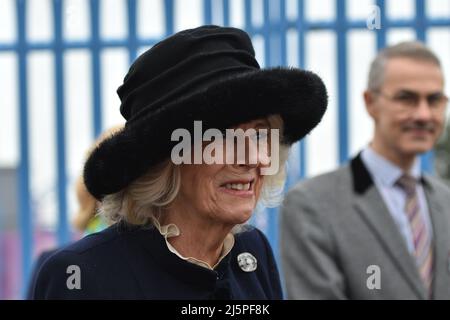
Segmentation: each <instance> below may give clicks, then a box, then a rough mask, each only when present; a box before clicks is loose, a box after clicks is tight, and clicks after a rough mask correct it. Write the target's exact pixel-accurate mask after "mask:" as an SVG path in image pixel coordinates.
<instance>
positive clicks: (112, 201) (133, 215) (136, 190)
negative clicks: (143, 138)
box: [99, 115, 290, 225]
mask: <svg viewBox="0 0 450 320" xmlns="http://www.w3.org/2000/svg"><path fill="white" fill-rule="evenodd" d="M267 120H268V122H269V125H270V127H271V128H272V129H274V128H276V129H279V132H280V140H279V141H280V147H279V168H278V172H277V173H276V174H274V175H268V176H265V177H264V182H263V187H262V190H261V195H260V201H261V204H263V205H264V206H266V207H274V206H277V205H279V204H280V203H281V200H282V193H283V188H284V182H285V180H286V168H285V166H286V161H287V158H288V154H289V149H290V147H289V146H288V145H286V144H283V143H282V137H283V133H282V131H283V120H282V118H281V117H280V116H279V115H272V116H269V117H268V118H267ZM180 185H181V174H180V166H177V165H175V164H174V163H173V162H172V161H171V160H170V159H167V160H166V161H164V162H162V163H160V164H158V165H156V166H153V167H152V168H151V169H150V170H148V171H147V173H146V174H144V175H143V176H141V177H139V178H138V179H137V180H135V181H133V182H132V183H131V184H130V185H129V186H128V187H126V188H125V189H123V190H122V191H119V192H117V193H114V194H111V195H107V196H105V197H104V198H103V200H102V203H101V205H100V207H99V212H100V214H102V215H103V216H105V218H106V219H107V220H108V221H109V222H110V223H114V222H119V221H121V220H125V221H126V222H128V223H131V224H137V225H144V224H148V223H150V222H151V218H152V217H155V218H157V217H158V216H159V215H160V214H161V213H162V211H163V209H165V208H166V207H167V206H168V205H169V204H170V203H171V202H172V201H173V200H174V199H175V198H176V196H177V195H178V192H179V190H180Z"/></svg>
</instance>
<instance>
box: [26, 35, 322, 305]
mask: <svg viewBox="0 0 450 320" xmlns="http://www.w3.org/2000/svg"><path fill="white" fill-rule="evenodd" d="M118 94H119V96H120V98H121V101H122V104H121V107H120V111H121V113H122V115H123V116H124V118H125V119H126V120H127V122H126V125H125V128H124V129H123V130H122V131H120V132H118V133H117V134H115V135H113V136H112V137H111V138H109V139H107V140H106V141H104V142H102V143H101V144H100V145H99V146H98V147H97V148H96V149H95V150H94V151H93V153H92V155H91V156H90V157H89V159H88V161H87V163H86V165H85V171H84V180H85V183H86V186H87V188H88V190H89V192H90V193H91V194H92V195H94V196H95V197H96V198H97V199H99V200H101V201H102V202H101V207H100V211H101V212H102V214H103V215H105V216H106V217H107V218H108V219H109V220H111V221H112V222H114V224H113V225H112V226H111V227H109V228H108V229H106V230H105V231H102V232H100V233H97V234H94V235H91V236H88V237H85V238H84V239H82V240H81V241H79V242H77V243H75V244H73V245H70V246H68V247H66V248H65V249H63V250H61V251H59V252H58V253H56V254H55V255H53V256H52V257H51V258H50V259H48V260H47V261H46V263H45V264H44V266H43V267H42V269H41V271H40V274H39V276H38V280H37V283H36V287H35V295H34V297H35V298H37V299H53V298H69V299H71V298H72V299H78V298H81V299H102V298H107V299H143V298H144V299H281V298H282V292H281V286H280V280H279V275H278V270H277V267H276V264H275V261H274V258H273V254H272V250H271V248H270V245H269V243H268V242H267V239H266V238H265V236H264V235H263V234H262V233H261V232H260V231H259V230H257V229H255V228H252V227H248V226H242V224H244V223H245V222H246V221H247V220H248V219H249V218H250V217H251V214H252V211H253V210H254V208H255V206H256V204H257V202H258V200H259V197H260V195H262V198H264V199H262V200H266V201H268V202H270V201H271V200H273V199H270V198H271V197H272V196H273V195H274V191H276V190H279V189H280V188H282V186H283V182H284V170H282V169H283V168H284V167H283V162H284V161H285V158H286V155H287V149H288V147H289V145H291V144H292V143H294V142H295V141H298V140H299V139H301V138H302V137H303V136H305V135H306V134H307V133H308V132H309V131H310V130H311V129H312V128H313V127H315V126H316V125H317V124H318V123H319V121H320V120H321V118H322V116H323V113H324V112H325V109H326V103H327V97H326V90H325V87H324V85H323V83H322V81H321V80H320V79H319V78H318V77H317V76H316V75H314V74H312V73H309V72H305V71H301V70H298V69H283V68H276V69H268V70H261V69H260V68H259V65H258V63H257V62H256V60H255V55H254V50H253V47H252V44H251V41H250V39H249V37H248V35H247V34H246V33H245V32H244V31H242V30H239V29H235V28H222V27H217V26H203V27H199V28H196V29H190V30H185V31H182V32H179V33H177V34H175V35H173V36H171V37H169V38H167V39H165V40H164V41H162V42H160V43H158V44H157V45H155V46H154V47H153V48H152V49H150V50H148V51H147V52H145V53H144V54H143V55H141V56H140V57H139V58H138V59H137V60H136V61H135V62H134V63H133V65H132V66H131V68H130V70H129V72H128V74H127V75H126V77H125V79H124V83H123V85H122V86H121V87H120V88H119V89H118ZM196 121H201V125H202V128H203V129H206V130H209V129H215V130H219V132H226V133H227V134H228V132H227V130H226V129H230V128H234V129H242V131H245V132H247V131H251V130H250V129H253V130H255V131H254V132H256V134H253V135H249V136H247V137H246V138H245V140H244V149H245V151H247V153H245V154H244V158H242V154H241V155H239V152H236V153H235V154H233V156H230V158H232V160H233V161H232V163H229V162H228V161H222V162H220V161H216V162H215V163H212V164H207V163H206V161H201V162H200V163H195V164H190V163H188V162H183V163H181V164H180V163H178V162H177V161H174V158H173V155H174V153H173V151H174V150H175V149H174V148H175V147H176V146H177V143H176V139H174V132H175V131H176V130H178V129H182V130H184V132H188V133H190V134H192V136H194V141H193V143H192V148H191V149H190V150H188V151H187V154H183V155H182V156H183V158H184V159H186V158H187V159H195V158H196V151H198V149H196V148H197V147H196V143H198V142H199V139H200V140H201V141H200V142H201V145H200V149H201V150H200V151H201V152H205V151H206V150H207V149H208V148H209V146H210V145H211V144H212V143H216V141H215V140H214V141H213V142H210V143H209V142H208V141H204V139H202V136H200V137H199V136H198V134H196V133H195V129H196ZM197 123H198V122H197ZM262 129H266V131H267V130H273V131H271V133H272V132H275V129H277V130H279V132H280V135H281V137H280V139H275V138H274V135H272V134H270V135H269V136H270V138H266V137H263V135H260V133H261V132H264V130H262ZM205 134H206V131H205ZM203 137H204V136H203ZM227 137H228V136H227ZM249 138H250V139H249ZM253 138H254V139H253ZM216 139H217V138H216ZM219 140H220V139H219ZM229 140H230V139H227V140H226V142H229ZM263 140H265V141H267V140H268V141H267V143H268V147H266V148H257V149H256V151H255V149H252V148H251V147H252V146H254V145H258V146H259V144H258V143H259V141H263ZM278 143H281V145H280V148H279V150H280V152H279V154H272V153H271V152H269V150H274V149H272V148H271V147H272V146H275V145H276V144H278ZM225 145H227V144H223V145H222V149H221V148H220V147H218V148H216V149H214V152H212V153H211V155H214V156H217V155H218V154H219V153H221V152H220V151H222V157H219V159H220V158H221V159H222V160H224V159H228V158H227V155H230V154H231V150H235V149H239V145H238V144H237V143H236V140H235V139H234V138H233V139H232V146H231V148H228V145H227V147H225ZM219 146H220V144H219ZM209 150H211V149H209ZM252 150H253V151H252ZM275 150H276V149H275ZM184 152H186V150H185V151H184ZM203 154H204V153H203ZM274 156H279V157H280V162H281V163H282V164H281V165H280V168H281V170H278V173H277V174H275V175H267V176H265V175H263V174H262V172H263V169H264V168H266V167H268V166H269V165H270V161H267V160H268V159H269V160H270V159H273V157H274ZM197 160H198V159H197ZM216 160H217V159H216ZM251 160H255V161H251ZM208 163H209V162H208Z"/></svg>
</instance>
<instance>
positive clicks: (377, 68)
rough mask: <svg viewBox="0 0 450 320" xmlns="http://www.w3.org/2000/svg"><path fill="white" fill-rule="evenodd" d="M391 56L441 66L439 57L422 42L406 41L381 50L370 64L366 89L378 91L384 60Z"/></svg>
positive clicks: (381, 80)
mask: <svg viewBox="0 0 450 320" xmlns="http://www.w3.org/2000/svg"><path fill="white" fill-rule="evenodd" d="M392 58H409V59H414V60H419V61H425V62H431V63H433V64H435V65H437V66H438V67H441V62H440V61H439V58H438V57H437V56H436V55H435V54H434V53H433V52H432V51H431V50H430V49H428V48H427V47H426V46H425V45H424V44H423V43H422V42H419V41H407V42H401V43H399V44H396V45H394V46H390V47H386V48H384V49H383V50H381V51H380V52H379V53H378V54H377V56H376V57H375V59H374V60H373V61H372V64H371V65H370V71H369V80H368V83H367V89H368V90H370V91H378V90H379V89H380V88H381V85H382V84H383V77H384V68H385V65H386V62H387V61H388V60H389V59H392Z"/></svg>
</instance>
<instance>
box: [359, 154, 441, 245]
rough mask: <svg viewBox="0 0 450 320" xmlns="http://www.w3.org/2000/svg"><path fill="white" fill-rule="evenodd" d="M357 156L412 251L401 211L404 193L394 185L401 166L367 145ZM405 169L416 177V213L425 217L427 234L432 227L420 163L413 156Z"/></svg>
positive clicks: (405, 215) (406, 225)
mask: <svg viewBox="0 0 450 320" xmlns="http://www.w3.org/2000/svg"><path fill="white" fill-rule="evenodd" d="M361 158H362V161H363V162H364V165H365V166H366V167H367V170H368V171H369V173H370V175H371V176H372V179H373V181H374V183H375V186H376V188H377V189H378V191H379V192H380V194H381V197H382V198H383V200H384V203H385V204H386V206H387V208H388V210H389V213H390V214H391V216H392V218H393V219H394V222H395V224H396V225H397V227H398V229H399V231H400V234H401V235H402V237H403V238H404V240H405V242H406V245H407V247H408V250H409V252H410V253H411V254H413V253H414V240H413V236H412V232H411V227H410V224H409V221H408V217H407V214H406V212H405V204H406V194H405V192H404V191H403V189H402V188H401V187H400V186H398V185H396V182H397V180H398V179H399V178H400V177H401V176H402V175H403V170H402V169H401V168H399V167H398V166H396V165H395V164H393V163H392V162H390V161H389V160H387V159H386V158H384V157H383V156H381V155H379V154H378V153H376V152H375V151H374V150H373V149H372V148H371V147H370V146H368V147H366V148H365V149H364V150H363V151H362V153H361ZM408 173H409V174H410V175H411V176H412V177H414V178H416V180H417V181H418V183H417V189H416V190H417V196H418V204H419V208H420V214H421V215H422V218H423V221H425V225H426V227H427V229H428V231H429V234H430V235H431V236H432V234H433V228H432V225H431V220H430V214H429V210H428V205H427V201H426V197H425V192H424V190H423V186H422V183H421V180H420V176H421V172H420V163H419V161H418V160H417V159H416V160H415V161H414V165H413V167H412V168H411V170H410V172H408Z"/></svg>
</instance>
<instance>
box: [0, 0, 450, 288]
mask: <svg viewBox="0 0 450 320" xmlns="http://www.w3.org/2000/svg"><path fill="white" fill-rule="evenodd" d="M26 2H27V1H26V0H17V2H16V14H17V30H18V38H17V42H16V43H12V44H11V43H9V44H1V43H0V52H3V51H12V52H14V53H16V55H17V57H18V75H19V84H18V88H19V109H20V117H19V128H20V164H19V198H18V201H19V224H20V235H21V241H22V244H21V248H22V258H23V260H22V279H23V283H26V280H27V279H28V276H29V273H30V266H31V256H32V249H33V241H32V225H33V224H32V214H31V191H30V166H29V162H30V159H29V147H30V146H29V141H28V137H29V128H28V123H29V122H28V120H29V119H28V118H29V117H28V116H29V114H28V104H27V91H28V88H27V56H28V54H29V52H30V51H31V50H49V51H51V52H52V53H53V54H54V56H55V71H54V72H55V80H56V81H55V85H56V88H55V92H56V123H55V128H56V135H57V154H56V156H57V197H58V198H57V200H58V201H57V202H58V206H57V212H58V225H57V238H58V242H59V244H64V243H66V242H67V241H68V240H69V230H68V223H67V196H66V185H67V168H66V139H65V113H64V101H65V99H64V90H63V83H64V79H65V74H64V68H63V54H64V52H65V51H67V50H69V49H77V48H81V49H87V50H89V51H90V53H91V69H92V71H91V72H92V86H93V92H94V94H93V96H92V99H93V100H92V104H93V110H92V112H93V117H92V119H93V122H92V124H91V125H92V127H93V132H94V134H95V136H98V135H99V134H100V132H102V129H103V128H102V121H101V119H102V103H103V102H102V99H101V95H100V85H101V81H102V79H101V66H100V52H101V51H102V50H103V49H105V48H112V47H121V48H126V49H127V51H128V54H129V62H130V63H131V62H132V61H133V60H134V59H135V58H136V56H137V52H138V49H139V48H140V47H143V46H151V45H153V44H155V43H156V42H157V41H159V40H160V39H141V38H140V37H139V36H138V34H137V17H136V14H137V3H136V0H128V1H127V6H126V8H127V18H128V35H127V37H126V38H124V39H122V40H107V39H102V38H101V37H100V32H99V21H100V20H99V19H100V12H99V1H97V0H90V2H89V6H90V7H89V10H90V26H91V36H90V38H89V39H88V40H86V41H67V40H65V39H64V38H63V34H62V30H63V28H62V23H63V17H64V16H63V12H62V8H63V1H62V0H53V1H52V9H53V12H52V13H53V25H54V38H53V40H52V41H48V42H39V43H30V42H27V40H26V24H27V19H26V17H27V12H26V8H27V4H26ZM217 3H219V2H218V1H214V2H213V1H212V0H203V11H204V12H203V16H204V20H203V21H204V23H205V24H210V23H212V22H213V18H212V17H213V9H214V8H213V6H214V5H216V4H217ZM220 4H221V6H222V8H221V12H222V15H223V24H224V25H229V24H230V1H229V0H222V1H221V2H220ZM253 5H254V3H253V1H251V0H244V10H245V12H244V17H245V29H246V31H247V32H248V33H249V34H250V35H251V36H252V37H254V36H262V37H263V38H264V40H265V41H264V57H265V63H264V64H265V66H271V65H286V61H287V40H286V37H287V31H288V30H292V29H295V30H296V31H297V37H298V39H297V40H298V47H299V52H298V62H299V66H300V67H305V35H306V34H307V33H308V32H310V31H316V30H331V31H333V32H336V35H337V51H336V53H335V54H336V59H337V67H338V69H337V79H336V80H337V83H338V118H337V121H338V152H339V154H338V160H339V162H340V163H342V162H344V161H346V160H347V159H348V156H349V115H348V96H347V95H348V78H347V34H348V31H349V30H352V29H366V28H367V25H366V20H360V21H352V20H349V19H348V18H347V15H346V11H347V10H346V9H347V8H346V1H345V0H337V2H336V18H335V19H334V20H332V21H310V20H308V18H307V17H305V1H302V0H299V1H298V4H297V8H298V12H297V18H296V19H295V20H292V19H288V18H287V16H286V0H271V1H270V0H263V10H264V22H263V24H262V26H254V25H253V24H252V19H251V12H252V10H253V9H252V7H253ZM376 5H377V6H378V7H379V9H380V19H381V26H382V27H381V29H378V30H374V32H376V44H377V48H378V49H380V48H383V47H384V46H385V45H386V33H387V32H388V30H390V29H391V28H397V27H410V28H413V29H414V30H415V31H416V34H417V38H418V39H419V40H422V41H426V34H427V30H428V29H429V28H431V27H449V28H450V19H430V18H428V17H427V16H426V14H425V0H416V1H415V6H416V14H415V16H414V18H412V19H408V20H401V21H398V20H395V21H392V20H388V19H387V17H386V15H385V12H386V4H385V1H384V0H377V1H376ZM174 10H175V9H174V0H165V1H164V11H165V20H164V21H165V35H166V36H168V35H170V34H172V33H173V32H174V30H175V25H174V13H175V12H174ZM274 15H276V16H274ZM92 138H94V137H92ZM305 150H306V142H305V141H303V142H301V143H300V145H299V153H300V154H299V158H300V163H299V166H300V167H299V170H298V172H299V174H298V176H296V177H292V176H291V177H290V178H289V183H290V184H292V183H294V182H295V181H296V180H298V179H301V178H303V177H304V176H305V173H306V169H307V168H306V161H305V160H306V154H305ZM423 167H424V169H425V170H431V168H432V155H431V154H430V155H427V156H425V157H424V159H423ZM269 211H270V214H269V215H268V229H267V230H266V233H267V235H268V238H269V240H270V241H271V243H272V244H273V246H274V249H276V248H277V246H278V244H277V238H278V237H277V228H276V226H277V214H276V212H277V210H276V209H270V210H269Z"/></svg>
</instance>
